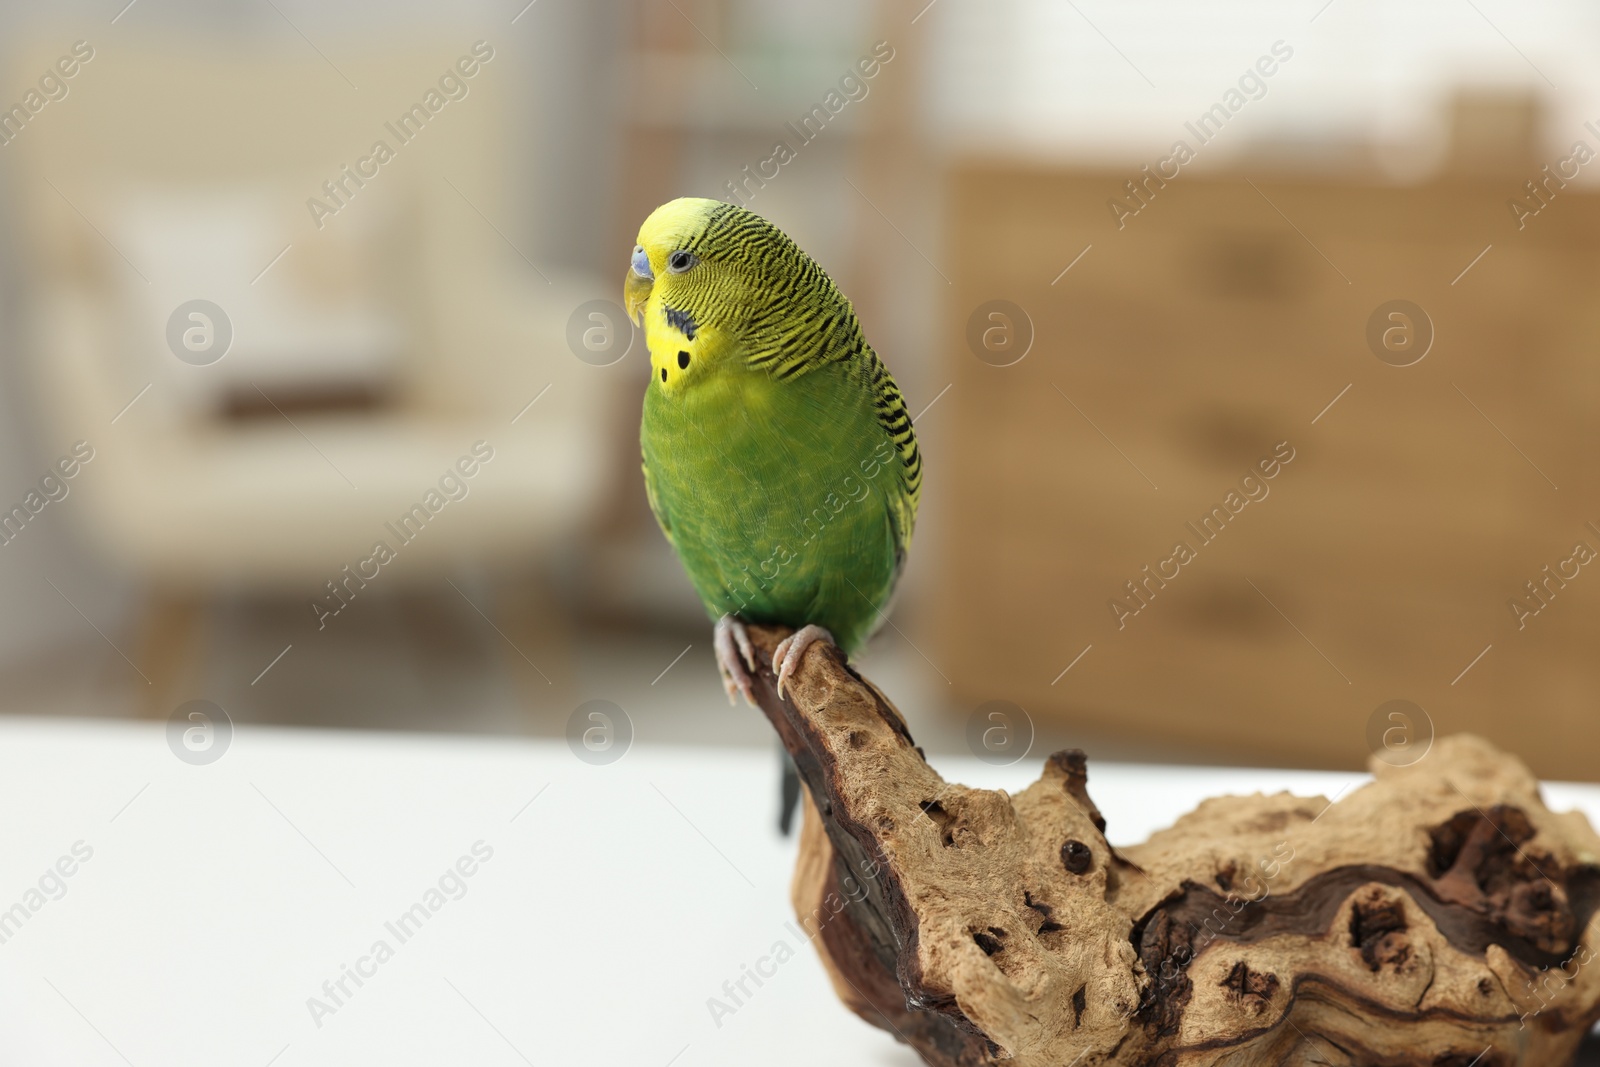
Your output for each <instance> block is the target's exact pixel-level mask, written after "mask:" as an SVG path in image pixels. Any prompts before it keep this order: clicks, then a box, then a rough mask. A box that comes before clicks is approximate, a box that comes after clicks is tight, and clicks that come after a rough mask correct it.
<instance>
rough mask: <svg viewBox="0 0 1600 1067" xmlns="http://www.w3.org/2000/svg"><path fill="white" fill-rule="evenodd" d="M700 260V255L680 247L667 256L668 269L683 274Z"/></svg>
mask: <svg viewBox="0 0 1600 1067" xmlns="http://www.w3.org/2000/svg"><path fill="white" fill-rule="evenodd" d="M698 262H700V257H699V256H697V255H695V254H694V253H693V252H685V251H683V250H682V249H679V250H678V251H676V252H674V253H672V255H670V256H668V257H667V269H668V270H670V271H671V272H672V273H674V274H682V273H683V272H684V271H686V270H688V269H689V268H690V267H692V266H694V265H695V264H696V263H698Z"/></svg>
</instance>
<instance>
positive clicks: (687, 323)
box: [662, 307, 700, 341]
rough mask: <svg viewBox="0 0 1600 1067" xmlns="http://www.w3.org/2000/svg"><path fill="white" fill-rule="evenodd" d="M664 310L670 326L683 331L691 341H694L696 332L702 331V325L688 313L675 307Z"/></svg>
mask: <svg viewBox="0 0 1600 1067" xmlns="http://www.w3.org/2000/svg"><path fill="white" fill-rule="evenodd" d="M662 310H663V311H665V312H666V314H667V325H668V326H671V327H673V328H674V329H677V330H682V331H683V335H684V336H685V337H687V338H688V339H689V340H691V341H693V340H694V335H695V331H697V330H699V329H700V325H699V323H697V322H695V321H694V319H693V318H691V317H690V316H689V313H688V312H687V311H679V310H678V309H677V308H674V307H669V308H663V309H662Z"/></svg>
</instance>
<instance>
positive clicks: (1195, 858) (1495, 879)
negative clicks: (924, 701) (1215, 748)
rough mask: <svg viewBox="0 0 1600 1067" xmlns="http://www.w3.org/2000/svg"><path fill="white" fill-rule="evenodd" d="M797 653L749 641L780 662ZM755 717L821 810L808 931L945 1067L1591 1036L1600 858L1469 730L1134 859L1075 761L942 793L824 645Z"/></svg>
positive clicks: (1529, 1053) (1248, 806) (1449, 1060)
mask: <svg viewBox="0 0 1600 1067" xmlns="http://www.w3.org/2000/svg"><path fill="white" fill-rule="evenodd" d="M786 633H787V631H785V630H781V629H775V628H767V627H752V628H751V636H752V638H753V639H754V641H755V643H756V646H757V648H758V650H759V651H762V652H764V653H765V654H766V657H767V659H768V661H770V658H771V654H772V650H773V648H774V647H775V646H776V645H777V643H778V641H779V640H780V639H781V638H782V637H783V636H784V635H785V634H786ZM758 697H759V701H760V704H761V707H762V710H763V711H764V712H765V714H766V715H767V718H768V719H769V720H770V721H771V723H772V725H773V726H774V728H775V729H776V730H777V732H778V735H779V737H780V738H782V740H783V743H784V745H785V747H786V748H787V749H788V750H789V753H790V754H791V755H792V756H793V757H794V759H795V762H796V763H797V765H798V766H799V768H800V774H801V777H802V779H803V780H804V782H805V785H806V789H807V794H808V803H807V810H806V822H805V826H804V828H803V829H802V833H801V842H800V846H801V847H800V857H799V862H798V864H797V866H796V870H795V877H794V883H793V898H794V904H795V908H796V910H797V912H799V914H800V916H801V921H802V922H803V923H805V924H806V925H807V927H808V929H810V930H811V931H813V932H814V933H816V935H817V936H816V937H815V938H814V939H813V943H814V944H815V945H817V947H818V951H819V952H820V954H821V957H822V960H823V963H824V965H825V966H826V967H827V969H828V972H829V974H830V975H831V976H832V978H833V983H834V987H835V989H836V991H837V992H838V995H839V997H840V999H841V1000H843V1001H844V1003H845V1004H846V1005H847V1006H848V1007H850V1008H851V1009H852V1010H853V1011H855V1012H856V1013H857V1014H859V1015H861V1016H862V1017H863V1018H865V1019H867V1020H868V1021H869V1022H872V1023H873V1024H875V1025H877V1026H880V1027H883V1028H885V1029H887V1030H889V1031H891V1032H892V1033H893V1034H894V1035H895V1036H896V1037H898V1038H899V1039H900V1040H902V1041H905V1042H907V1043H909V1044H910V1045H911V1046H912V1047H913V1048H915V1049H916V1051H917V1052H918V1053H919V1054H920V1055H921V1057H922V1058H923V1060H924V1061H925V1062H927V1063H929V1064H933V1065H936V1067H979V1065H984V1064H991V1063H996V1064H997V1063H1002V1062H1005V1063H1009V1064H1013V1065H1016V1067H1095V1065H1103V1064H1129V1065H1132V1064H1139V1065H1150V1067H1156V1065H1159V1067H1201V1065H1205V1067H1223V1065H1226V1067H1256V1065H1259V1067H1269V1065H1271V1067H1277V1065H1283V1064H1290V1065H1297V1064H1306V1065H1310V1064H1325V1065H1335V1067H1357V1065H1362V1067H1376V1065H1383V1067H1401V1065H1417V1067H1424V1065H1425V1067H1468V1065H1472V1067H1511V1065H1526V1067H1560V1065H1562V1064H1567V1063H1570V1062H1571V1059H1572V1056H1573V1054H1574V1051H1575V1050H1576V1048H1577V1046H1578V1043H1579V1041H1580V1040H1581V1038H1582V1036H1583V1034H1584V1032H1585V1031H1586V1030H1587V1029H1588V1028H1589V1027H1590V1026H1591V1025H1592V1024H1593V1023H1594V1022H1595V1020H1596V1018H1597V1017H1600V961H1595V960H1594V956H1595V955H1596V954H1597V952H1600V949H1597V947H1596V945H1597V940H1600V916H1597V909H1600V837H1597V836H1596V834H1595V832H1594V830H1593V829H1592V828H1591V827H1590V826H1589V824H1588V823H1587V822H1586V821H1585V820H1584V819H1583V817H1582V816H1581V815H1578V814H1575V813H1573V814H1564V815H1561V814H1555V813H1552V812H1551V811H1549V810H1548V809H1547V808H1546V807H1545V806H1544V803H1543V801H1542V800H1541V798H1540V795H1539V789H1538V783H1537V782H1536V781H1535V780H1534V778H1533V777H1532V776H1531V775H1530V774H1529V773H1528V771H1527V769H1526V768H1525V767H1524V766H1523V765H1522V764H1521V763H1519V762H1518V761H1517V760H1516V759H1515V758H1513V757H1511V756H1508V755H1505V754H1503V753H1500V752H1498V751H1496V750H1495V749H1494V748H1493V747H1492V746H1490V745H1489V744H1487V743H1486V742H1484V741H1482V740H1479V739H1477V738H1475V737H1470V736H1458V737H1451V738H1445V739H1443V740H1441V741H1439V742H1438V743H1437V744H1436V745H1435V746H1434V749H1433V751H1432V752H1431V753H1430V754H1429V755H1428V756H1427V757H1426V758H1425V759H1423V760H1422V761H1420V762H1419V763H1417V764H1416V765H1414V766H1411V767H1405V768H1399V767H1391V766H1388V765H1386V764H1383V763H1379V762H1374V765H1373V771H1374V773H1375V775H1376V780H1375V781H1373V782H1372V783H1371V784H1369V785H1366V786H1364V787H1362V788H1360V789H1358V790H1355V791H1354V792H1352V793H1350V794H1349V795H1348V796H1345V797H1343V798H1341V799H1339V800H1338V802H1337V803H1330V802H1329V801H1328V800H1326V799H1324V798H1322V797H1295V796H1291V795H1289V794H1287V793H1280V794H1277V795H1275V796H1263V795H1256V796H1251V797H1218V798H1215V799H1212V800H1208V801H1206V802H1205V803H1203V804H1202V805H1201V806H1200V807H1199V808H1198V809H1196V810H1195V811H1193V812H1191V813H1189V814H1187V815H1185V816H1183V817H1182V818H1180V819H1179V820H1178V821H1177V822H1176V823H1175V824H1174V825H1173V826H1172V827H1171V828H1169V829H1167V830H1163V831H1161V832H1160V833H1158V834H1156V835H1155V836H1154V837H1152V838H1151V839H1150V840H1149V841H1148V842H1146V843H1145V844H1142V845H1139V846H1137V847H1134V848H1129V849H1125V850H1122V851H1121V852H1119V851H1118V850H1116V849H1113V848H1111V846H1110V845H1108V844H1107V843H1106V839H1105V836H1104V829H1105V821H1104V819H1102V818H1101V816H1100V813H1099V811H1098V810H1097V809H1096V808H1095V806H1094V802H1093V801H1092V800H1091V799H1090V797H1089V792H1088V772H1087V768H1086V763H1085V759H1084V756H1083V754H1082V753H1081V752H1077V751H1066V752H1058V753H1056V754H1055V755H1053V756H1050V757H1049V758H1048V759H1047V760H1046V761H1045V763H1044V769H1043V774H1042V775H1041V777H1040V778H1039V780H1038V781H1037V782H1035V783H1034V784H1032V785H1031V786H1029V787H1028V788H1027V789H1025V790H1023V791H1022V792H1021V793H1019V794H1018V795H1017V796H1014V797H1013V796H1008V795H1007V794H1006V793H1004V792H1001V791H991V790H982V789H969V788H967V787H966V786H962V785H958V784H954V783H948V782H945V781H944V779H942V778H941V777H940V776H939V774H938V773H937V772H935V771H934V770H933V768H931V767H930V766H928V764H927V761H926V760H925V759H924V758H923V756H922V753H921V751H920V750H919V749H917V748H916V747H915V745H914V743H913V742H912V740H911V736H910V734H909V732H908V731H907V729H906V726H905V722H904V720H903V719H902V718H901V716H900V714H899V713H898V712H897V711H896V710H895V708H894V706H893V705H892V704H891V703H890V702H889V700H888V699H887V698H885V697H884V696H883V694H882V693H880V692H879V691H878V690H877V689H876V688H875V687H873V686H872V685H871V684H870V683H868V682H866V681H865V680H864V679H862V678H861V677H860V676H858V675H857V674H855V673H854V672H853V671H852V670H851V669H850V668H849V667H848V666H847V665H846V664H845V662H844V659H843V657H842V656H841V655H840V654H839V652H838V651H837V650H836V649H834V648H832V647H830V646H827V645H825V644H818V645H814V646H812V649H811V650H809V651H808V652H807V653H806V657H805V660H804V663H803V665H802V669H801V671H800V672H799V673H798V674H797V675H796V676H795V678H794V679H793V680H792V681H791V682H790V685H789V696H788V699H780V698H779V697H778V696H777V693H776V691H775V689H774V687H773V678H772V675H771V673H770V672H768V671H763V672H762V675H761V677H760V679H759V680H758Z"/></svg>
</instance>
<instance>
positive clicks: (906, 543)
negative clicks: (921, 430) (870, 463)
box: [864, 348, 922, 577]
mask: <svg viewBox="0 0 1600 1067" xmlns="http://www.w3.org/2000/svg"><path fill="white" fill-rule="evenodd" d="M864 355H865V359H866V361H867V365H868V375H869V378H868V384H869V386H870V387H871V389H872V406H873V410H874V412H875V413H876V414H877V417H878V425H879V426H881V427H882V428H883V431H884V433H886V434H888V435H889V440H890V441H891V442H892V443H893V444H894V447H895V451H896V453H897V454H898V456H899V459H900V467H899V475H900V477H899V479H898V483H897V488H898V490H899V491H898V492H893V493H890V494H889V522H890V524H891V525H892V526H893V529H894V539H895V557H896V567H895V572H896V576H897V577H898V574H899V570H900V567H901V566H903V565H904V561H905V555H906V552H907V551H908V550H909V549H910V548H911V534H912V531H913V529H914V528H915V526H916V521H917V504H918V503H919V502H920V501H921V499H922V452H921V450H920V449H918V448H917V434H916V431H915V430H914V429H912V426H911V414H910V412H908V411H907V410H906V401H905V397H903V396H901V395H900V387H899V386H898V385H896V384H895V381H894V377H893V376H892V375H891V374H890V373H889V368H887V367H885V366H884V364H883V360H881V359H879V358H878V354H877V353H876V352H874V351H872V349H870V348H868V349H867V350H866V352H865V354H864Z"/></svg>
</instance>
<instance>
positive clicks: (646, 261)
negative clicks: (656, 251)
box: [633, 245, 655, 278]
mask: <svg viewBox="0 0 1600 1067" xmlns="http://www.w3.org/2000/svg"><path fill="white" fill-rule="evenodd" d="M633 273H635V274H637V275H638V276H639V277H641V278H654V277H655V275H654V274H652V273H651V271H650V255H649V253H647V252H646V251H645V250H644V247H643V246H642V245H634V246H633Z"/></svg>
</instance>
